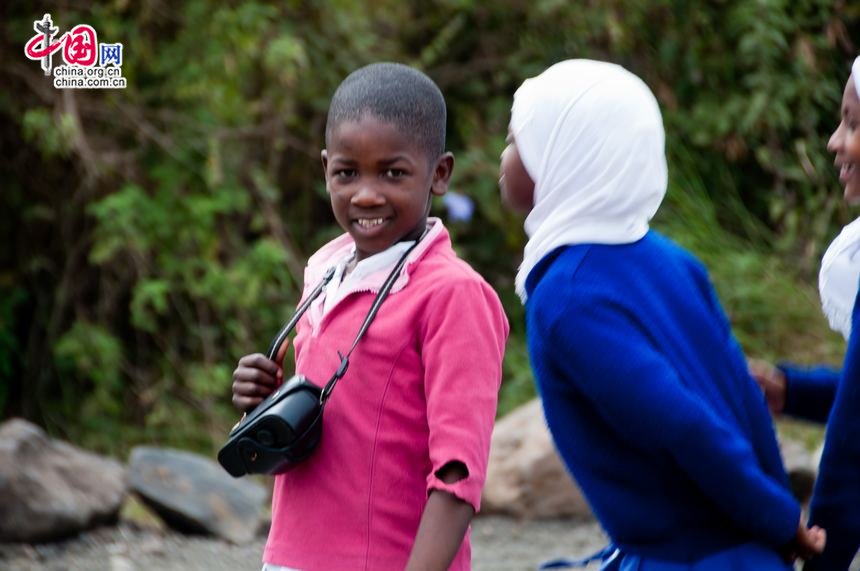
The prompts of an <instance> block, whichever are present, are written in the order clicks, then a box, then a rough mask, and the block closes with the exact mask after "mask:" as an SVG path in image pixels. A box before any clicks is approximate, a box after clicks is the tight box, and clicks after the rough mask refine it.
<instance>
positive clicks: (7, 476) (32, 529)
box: [0, 419, 127, 542]
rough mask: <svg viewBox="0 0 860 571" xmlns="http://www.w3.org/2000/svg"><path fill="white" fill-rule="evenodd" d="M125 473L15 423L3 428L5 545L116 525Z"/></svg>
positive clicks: (0, 525) (0, 467) (0, 533)
mask: <svg viewBox="0 0 860 571" xmlns="http://www.w3.org/2000/svg"><path fill="white" fill-rule="evenodd" d="M126 494H127V486H126V483H125V472H124V469H123V467H122V465H121V464H120V463H119V462H116V461H115V460H112V459H109V458H103V457H101V456H97V455H96V454H92V453H90V452H86V451H84V450H80V449H78V448H75V447H73V446H71V445H69V444H66V443H64V442H61V441H59V440H54V439H52V438H49V437H48V436H47V435H46V434H45V432H44V431H43V430H42V429H41V428H39V427H38V426H36V425H34V424H31V423H29V422H27V421H25V420H21V419H12V420H9V421H7V422H5V423H3V424H2V425H0V506H2V509H0V541H26V542H35V541H46V540H51V539H57V538H61V537H64V536H68V535H73V534H76V533H79V532H81V531H83V530H86V529H90V528H92V527H94V526H96V525H99V524H102V523H108V522H113V521H116V519H117V513H118V512H119V509H120V506H121V505H122V502H123V499H124V498H125V496H126Z"/></svg>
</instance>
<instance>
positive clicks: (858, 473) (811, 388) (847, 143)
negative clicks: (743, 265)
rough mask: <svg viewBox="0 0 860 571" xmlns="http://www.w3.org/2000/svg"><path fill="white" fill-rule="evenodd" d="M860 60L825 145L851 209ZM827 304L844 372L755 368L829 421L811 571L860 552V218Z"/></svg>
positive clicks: (839, 257)
mask: <svg viewBox="0 0 860 571" xmlns="http://www.w3.org/2000/svg"><path fill="white" fill-rule="evenodd" d="M858 94H860V58H857V59H856V60H854V65H853V68H852V73H851V76H850V77H849V78H848V82H847V83H846V85H845V89H844V91H843V94H842V106H841V110H840V111H841V120H840V122H839V126H838V127H837V128H836V131H834V133H833V135H832V136H831V137H830V141H829V142H828V144H827V148H828V149H829V150H830V151H831V152H833V153H834V154H835V155H836V161H835V163H836V166H837V167H839V170H840V172H839V180H840V182H841V183H842V184H843V185H844V187H845V191H844V197H845V200H846V202H848V203H849V204H856V203H858V202H860V95H858ZM818 285H819V290H820V293H821V305H822V309H823V310H824V313H825V315H826V316H827V319H828V321H829V322H830V326H831V327H832V328H833V329H834V330H835V331H838V332H840V333H842V335H843V336H844V337H845V339H846V340H847V341H848V349H847V352H846V355H845V363H844V367H843V369H842V370H841V371H840V370H838V369H833V368H829V367H823V366H817V367H811V368H802V367H798V366H796V365H792V364H790V363H781V364H779V365H778V366H777V367H776V368H774V367H771V366H769V365H768V364H766V363H764V362H760V361H752V362H751V363H750V370H751V372H752V373H753V376H754V377H755V379H756V380H757V381H758V382H759V384H760V385H761V387H762V389H763V390H764V392H765V395H766V397H767V401H768V404H769V406H770V408H771V411H773V412H774V413H777V414H781V413H785V414H788V415H791V416H795V417H798V418H803V419H806V420H813V421H818V422H827V434H826V437H825V441H824V452H823V453H822V456H821V466H820V468H819V475H818V479H817V480H816V482H815V489H814V490H813V494H812V502H811V503H810V522H811V523H813V524H818V525H821V526H825V527H826V529H827V531H828V541H827V548H826V549H825V550H824V553H822V554H821V555H820V556H818V557H815V558H813V559H812V560H810V561H809V562H807V564H806V566H805V567H804V569H805V570H808V571H845V570H846V569H848V567H849V565H850V564H851V561H852V559H853V558H854V557H855V555H856V554H857V551H858V549H860V509H858V508H860V414H858V412H860V335H858V334H852V331H857V330H860V313H858V312H860V307H858V304H857V303H856V299H857V296H858V285H860V218H858V219H856V220H854V221H853V222H852V223H851V224H849V225H847V226H846V227H845V228H843V229H842V232H840V234H839V236H837V237H836V239H835V240H834V241H833V243H831V244H830V246H829V247H828V248H827V251H826V252H825V254H824V257H823V258H822V260H821V272H820V273H819V278H818Z"/></svg>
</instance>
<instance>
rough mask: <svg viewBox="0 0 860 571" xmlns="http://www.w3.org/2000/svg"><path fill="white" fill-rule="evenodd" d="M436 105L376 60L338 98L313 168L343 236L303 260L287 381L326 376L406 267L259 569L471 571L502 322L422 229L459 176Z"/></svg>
mask: <svg viewBox="0 0 860 571" xmlns="http://www.w3.org/2000/svg"><path fill="white" fill-rule="evenodd" d="M445 115H446V111H445V101H444V98H443V97H442V94H441V92H440V91H439V89H438V87H437V86H436V85H435V84H434V83H433V81H432V80H430V79H429V78H428V77H427V76H425V75H424V74H422V73H421V72H419V71H416V70H414V69H411V68H409V67H406V66H402V65H398V64H388V63H384V64H374V65H370V66H367V67H364V68H361V69H359V70H357V71H355V72H353V73H352V74H351V75H349V76H348V77H347V78H346V79H345V80H344V81H343V83H341V85H340V87H339V88H338V89H337V91H336V92H335V94H334V97H333V98H332V101H331V105H330V108H329V113H328V122H327V125H326V149H325V150H323V151H322V162H323V167H324V169H325V179H326V186H327V189H328V193H329V195H330V197H331V204H332V210H333V212H334V216H335V218H336V219H337V222H338V224H339V225H340V226H341V227H342V228H343V229H344V230H345V231H346V234H344V235H342V236H340V237H339V238H337V239H335V240H333V241H332V242H330V243H328V244H327V245H325V246H323V247H322V248H321V249H320V250H319V251H318V252H317V253H316V254H314V255H313V256H312V257H311V258H310V260H309V261H308V266H307V269H306V272H305V296H307V295H308V293H309V291H310V290H311V289H313V288H314V287H315V286H316V285H317V284H318V283H319V282H320V280H321V279H322V276H323V274H325V273H326V271H327V270H329V269H330V268H335V275H334V278H333V279H332V280H331V281H330V282H329V284H328V285H327V286H326V287H325V289H324V291H323V294H322V295H321V296H320V297H318V298H317V299H316V300H315V301H314V302H313V304H312V305H311V307H310V309H309V310H308V312H307V313H306V314H305V316H304V317H303V318H302V319H301V320H300V321H299V324H298V327H297V329H296V338H295V353H296V371H297V372H299V373H301V374H303V375H305V376H306V377H307V378H308V379H312V380H316V381H317V382H324V381H325V379H327V378H329V376H331V374H332V372H333V371H334V370H335V369H337V367H338V364H339V362H340V359H339V357H338V351H340V352H345V351H346V350H348V349H349V346H350V345H351V343H352V341H353V339H354V338H355V335H356V333H357V332H358V329H359V327H360V326H361V324H362V322H363V320H364V318H365V316H366V315H367V313H368V310H369V308H370V306H371V304H372V302H373V300H374V297H375V295H376V292H377V291H378V290H379V288H380V287H381V285H382V283H383V282H384V281H385V279H386V277H387V276H388V274H389V272H390V271H391V270H392V268H393V267H394V266H395V264H396V263H397V261H398V260H399V258H400V256H401V255H402V254H403V253H404V252H406V250H407V249H408V248H409V247H410V246H412V245H413V244H414V242H415V240H419V242H418V244H417V246H415V248H414V249H413V250H412V251H411V252H410V253H409V254H408V257H407V259H406V265H405V266H404V268H403V270H402V271H401V273H400V275H399V277H398V278H397V280H396V281H395V283H394V286H393V288H392V290H391V293H390V294H389V296H388V297H387V298H386V299H385V302H384V303H383V304H382V306H381V309H380V310H379V313H378V314H377V315H376V318H375V320H374V321H373V323H372V324H371V326H370V328H369V329H368V330H367V333H366V334H365V336H364V337H363V338H362V339H361V341H360V342H359V344H358V346H357V348H356V349H355V351H354V353H353V354H352V356H351V358H350V366H349V369H348V370H347V372H346V375H345V376H344V377H343V378H342V379H341V380H340V382H339V383H338V384H337V387H336V389H335V390H334V391H333V393H332V396H331V398H330V399H329V401H328V403H327V405H326V413H325V423H324V424H323V435H322V440H321V442H320V445H319V447H318V449H317V450H316V451H315V452H314V454H313V455H312V456H311V457H310V458H309V459H308V460H306V461H305V462H303V463H301V464H299V465H298V466H296V467H295V468H293V469H292V470H290V471H288V472H286V473H284V474H282V475H279V476H276V478H275V488H274V497H273V500H272V527H271V530H270V532H269V539H268V542H267V544H266V548H265V552H264V555H263V560H264V562H265V564H264V567H263V568H264V569H265V570H274V571H282V570H283V569H301V570H305V571H311V570H316V569H320V570H332V569H338V570H352V569H404V568H406V569H439V570H442V569H448V568H450V569H455V570H463V569H469V568H470V547H469V535H468V527H469V522H470V520H471V518H472V516H473V514H474V513H475V512H476V511H477V510H478V508H479V506H480V497H481V489H482V486H483V483H484V479H485V475H486V465H487V457H488V453H489V445H490V434H491V432H492V427H493V421H494V418H495V413H496V402H497V395H498V389H499V384H500V382H501V370H502V356H503V353H504V345H505V340H506V338H507V334H508V323H507V320H506V318H505V314H504V311H503V309H502V306H501V303H500V302H499V299H498V297H497V295H496V294H495V292H494V291H493V290H492V288H490V286H489V285H488V284H487V283H486V282H485V281H484V280H483V279H482V278H481V277H480V276H479V275H478V274H477V273H476V272H475V271H474V270H472V269H471V268H470V267H469V265H468V264H466V263H465V262H463V261H462V260H460V259H458V258H457V256H456V254H455V253H454V251H453V249H452V247H451V241H450V238H449V236H448V232H447V231H446V229H445V227H444V226H443V224H442V222H441V221H440V220H438V219H434V218H428V215H429V212H430V204H431V199H432V197H433V196H434V195H436V196H440V195H442V194H444V193H445V191H446V190H447V187H448V181H449V179H450V177H451V172H452V169H453V166H454V158H453V155H452V154H451V153H449V152H445V118H446V117H445ZM281 376H282V372H281V368H280V365H279V364H278V363H276V362H273V361H270V360H269V359H267V358H266V357H265V356H264V355H262V354H253V355H247V356H245V357H242V358H241V359H240V360H239V365H238V367H237V369H236V370H235V372H234V373H233V402H234V404H235V405H236V406H237V407H238V408H239V409H241V410H244V411H247V410H250V409H252V408H253V407H254V406H256V405H257V404H258V403H259V402H260V401H261V400H262V399H263V398H264V397H265V396H266V395H268V394H270V393H271V392H272V391H273V390H274V388H275V386H276V385H277V384H279V382H280V377H281Z"/></svg>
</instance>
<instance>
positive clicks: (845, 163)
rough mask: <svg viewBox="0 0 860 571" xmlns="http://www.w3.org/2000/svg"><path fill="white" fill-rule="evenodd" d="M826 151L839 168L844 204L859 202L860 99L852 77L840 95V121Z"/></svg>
mask: <svg viewBox="0 0 860 571" xmlns="http://www.w3.org/2000/svg"><path fill="white" fill-rule="evenodd" d="M827 149H828V150H829V151H830V152H832V153H836V160H835V161H834V162H835V164H836V166H837V167H839V181H840V182H841V183H842V185H843V186H844V187H845V195H844V196H845V200H846V202H849V203H856V202H858V201H860V99H858V96H857V90H856V89H855V88H854V78H853V77H849V78H848V84H847V85H846V86H845V91H844V93H843V94H842V121H841V122H840V123H839V127H837V128H836V131H834V133H833V135H831V137H830V141H829V142H828V143H827Z"/></svg>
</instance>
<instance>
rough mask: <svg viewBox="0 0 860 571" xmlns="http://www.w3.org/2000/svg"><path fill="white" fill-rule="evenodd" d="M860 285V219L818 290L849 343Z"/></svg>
mask: <svg viewBox="0 0 860 571" xmlns="http://www.w3.org/2000/svg"><path fill="white" fill-rule="evenodd" d="M851 74H852V77H853V79H854V88H855V90H856V91H857V93H858V97H860V57H858V58H857V59H855V60H854V65H853V66H851ZM858 286H860V219H857V220H855V221H854V222H852V223H851V224H849V225H847V226H846V227H845V228H843V229H842V232H840V233H839V236H837V237H836V239H835V240H833V242H832V243H831V244H830V246H829V247H828V248H827V251H826V252H825V253H824V257H823V258H822V259H821V271H820V272H819V274H818V291H819V293H820V295H821V308H822V309H823V310H824V315H826V316H827V321H828V322H830V328H831V329H833V330H834V331H838V332H839V333H841V334H842V336H843V337H845V340H846V341H847V340H848V337H850V336H851V314H852V313H853V311H854V299H855V298H856V297H857V288H858Z"/></svg>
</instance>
